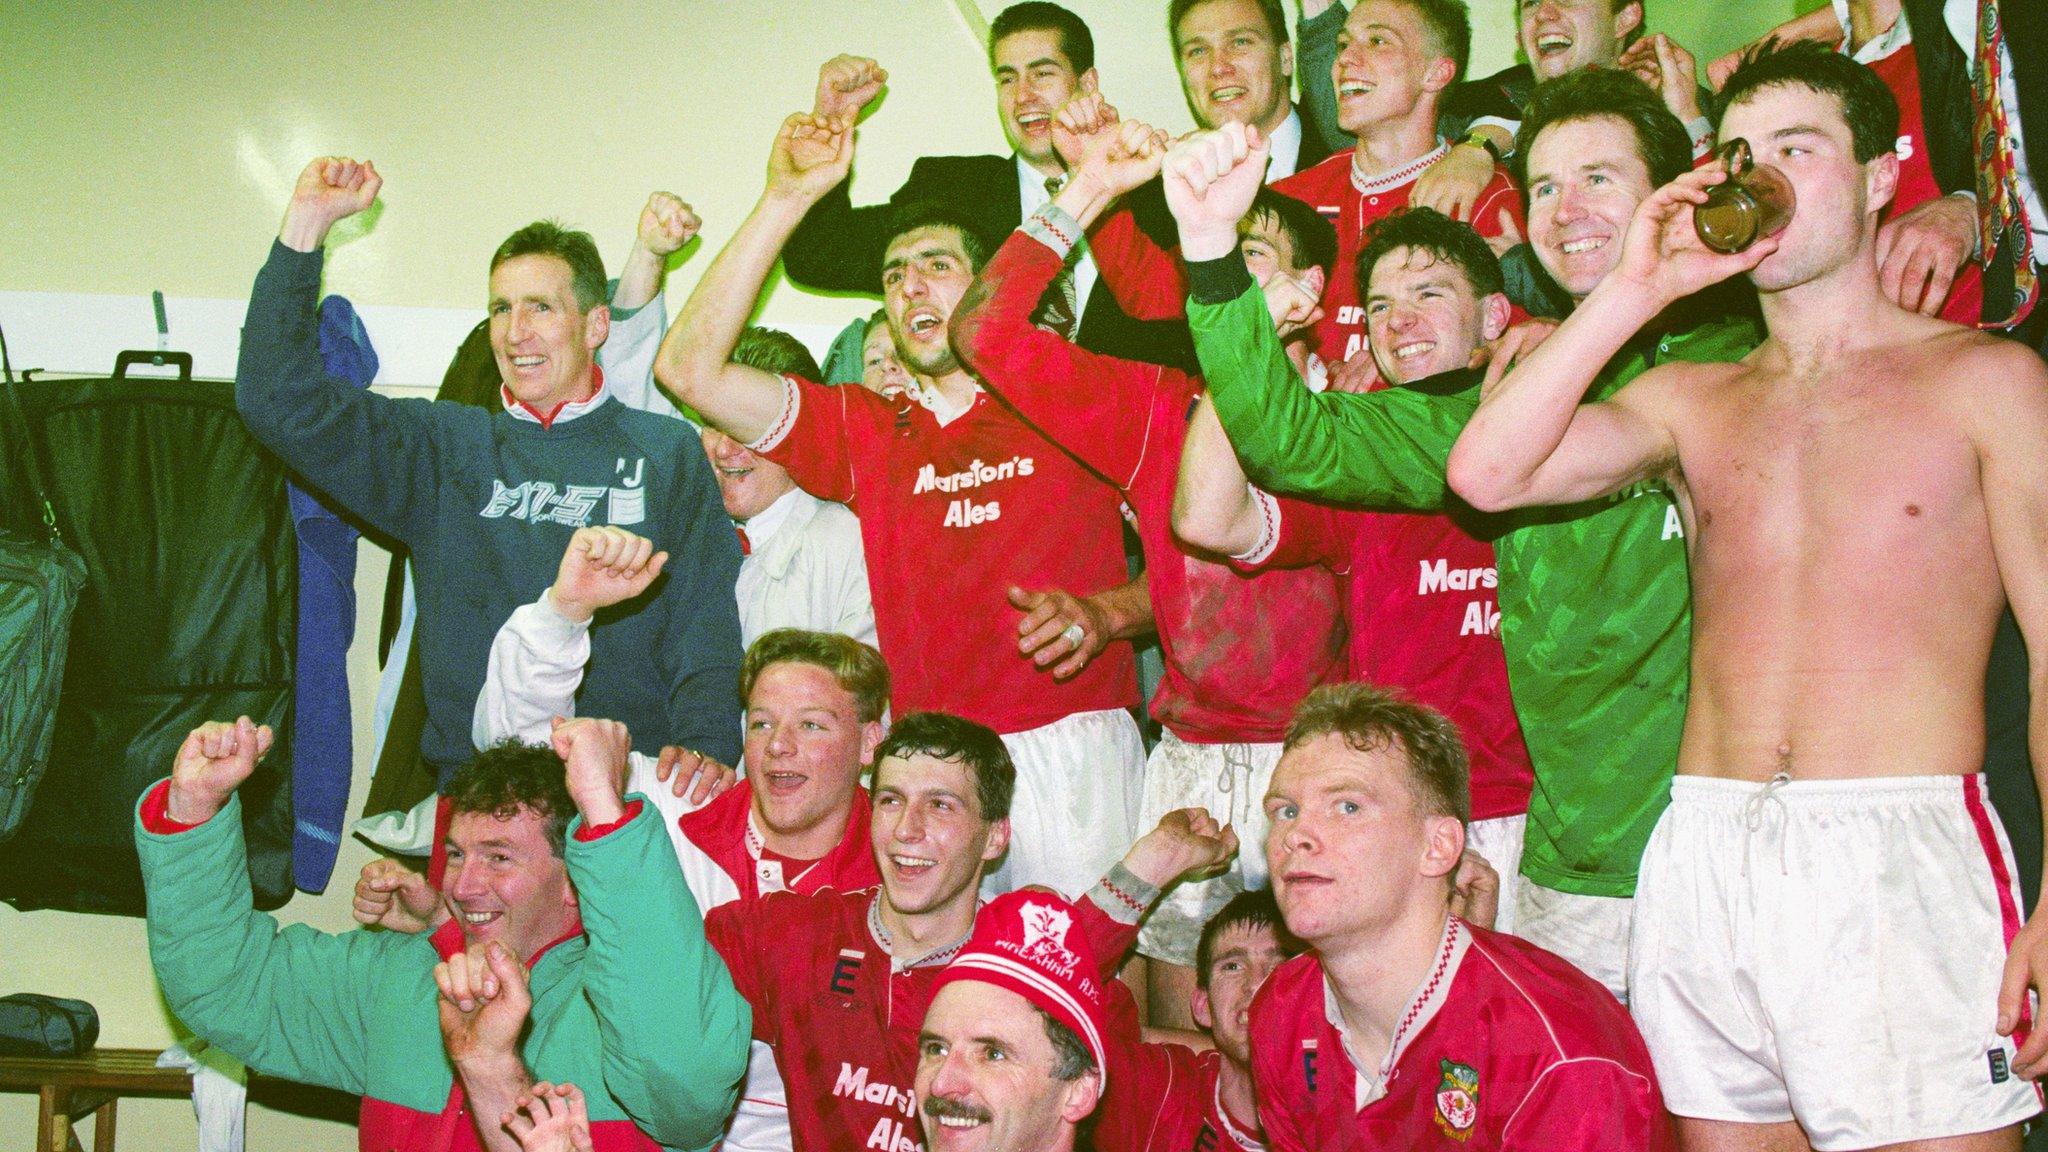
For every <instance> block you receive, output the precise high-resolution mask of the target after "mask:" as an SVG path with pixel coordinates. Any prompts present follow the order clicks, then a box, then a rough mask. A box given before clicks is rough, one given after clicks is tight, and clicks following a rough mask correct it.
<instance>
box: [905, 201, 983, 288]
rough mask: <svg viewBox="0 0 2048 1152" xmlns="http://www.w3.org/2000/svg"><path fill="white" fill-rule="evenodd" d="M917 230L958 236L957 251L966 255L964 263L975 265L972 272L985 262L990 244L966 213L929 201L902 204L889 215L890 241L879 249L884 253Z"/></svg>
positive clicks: (977, 270)
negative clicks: (948, 230) (947, 231)
mask: <svg viewBox="0 0 2048 1152" xmlns="http://www.w3.org/2000/svg"><path fill="white" fill-rule="evenodd" d="M919 228H951V229H952V230H953V231H955V232H958V233H959V234H960V250H961V251H962V252H963V253H965V254H966V256H967V262H968V263H969V264H972V265H974V271H976V272H979V271H981V266H982V265H983V264H985V263H987V262H988V254H989V242H988V237H986V236H983V235H982V234H981V232H980V231H979V228H978V225H976V224H975V222H974V220H973V219H972V218H971V217H969V216H968V215H967V213H965V212H962V211H960V210H959V209H958V208H955V207H953V206H952V205H950V204H939V203H935V202H933V201H930V200H918V201H914V202H912V203H909V204H905V205H903V206H902V207H900V208H897V209H896V210H894V211H893V212H891V213H890V214H889V238H888V240H887V241H886V242H884V244H883V245H882V250H883V251H884V252H886V251H888V247H889V245H890V244H894V243H896V241H897V240H898V239H899V238H901V237H903V236H904V235H906V234H908V233H911V232H915V231H917V230H918V229H919Z"/></svg>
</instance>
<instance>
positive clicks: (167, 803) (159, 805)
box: [137, 777, 203, 836]
mask: <svg viewBox="0 0 2048 1152" xmlns="http://www.w3.org/2000/svg"><path fill="white" fill-rule="evenodd" d="M137 815H138V816H139V817H140V818H141V820H142V827H143V830H144V831H146V832H149V833H151V834H153V835H157V836H176V835H177V834H178V833H180V832H190V831H191V830H192V829H194V828H197V827H199V825H198V824H187V823H185V822H184V821H182V820H173V819H171V781H170V778H169V777H165V778H164V779H162V780H159V781H157V782H156V785H155V786H154V787H152V788H151V789H150V790H149V791H148V792H146V793H144V794H143V797H142V806H141V808H140V809H139V810H138V813H137ZM202 823H203V821H202Z"/></svg>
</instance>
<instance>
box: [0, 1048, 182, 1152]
mask: <svg viewBox="0 0 2048 1152" xmlns="http://www.w3.org/2000/svg"><path fill="white" fill-rule="evenodd" d="M161 1054H162V1050H161V1049H157V1048H99V1049H95V1050H94V1051H92V1052H90V1053H87V1054H86V1055H84V1056H71V1057H28V1056H0V1092H34V1093H37V1094H38V1095H39V1096H40V1097H41V1099H42V1104H41V1107H40V1108H39V1109H38V1111H37V1115H36V1144H35V1147H36V1152H74V1150H76V1149H78V1148H79V1143H78V1137H77V1135H76V1134H75V1133H73V1132H72V1130H71V1125H72V1124H73V1122H75V1121H76V1120H77V1119H78V1118H79V1117H81V1116H83V1115H85V1114H86V1113H87V1112H91V1113H92V1114H93V1145H92V1146H93V1152H113V1148H114V1106H115V1105H116V1104H118V1103H119V1102H120V1100H121V1097H123V1096H187V1097H189V1096H191V1095H192V1074H191V1073H190V1072H187V1071H185V1070H184V1069H182V1068H159V1067H157V1066H156V1058H157V1057H158V1056H159V1055H161Z"/></svg>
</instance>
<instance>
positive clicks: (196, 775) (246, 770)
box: [165, 716, 273, 824]
mask: <svg viewBox="0 0 2048 1152" xmlns="http://www.w3.org/2000/svg"><path fill="white" fill-rule="evenodd" d="M272 739H273V733H272V732H271V731H270V725H268V724H260V725H259V724H257V723H255V722H254V721H252V720H250V719H249V718H248V717H247V716H244V717H242V718H240V719H238V720H236V721H235V722H234V723H232V724H229V723H226V722H224V721H220V720H211V721H208V722H207V723H205V724H201V725H200V726H199V727H197V728H194V729H193V730H192V734H191V735H190V736H187V737H185V743H183V744H182V745H180V746H179V747H178V758H177V761H176V762H175V763H174V764H173V766H172V768H171V788H170V792H169V794H168V796H167V797H166V799H167V804H166V806H165V814H166V815H168V816H169V817H170V818H171V819H173V820H175V821H177V822H178V823H180V824H204V823H206V822H207V821H208V820H211V819H213V814H214V813H216V812H218V811H220V809H221V806H222V805H223V804H226V803H227V802H228V797H229V796H231V795H233V794H234V791H235V789H236V788H239V787H241V785H242V781H244V780H247V779H248V778H249V774H250V773H252V772H254V771H256V762H257V761H258V760H261V759H263V756H264V754H265V753H267V752H269V751H270V742H271V740H272Z"/></svg>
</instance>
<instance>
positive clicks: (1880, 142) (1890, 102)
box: [1714, 40, 1899, 164]
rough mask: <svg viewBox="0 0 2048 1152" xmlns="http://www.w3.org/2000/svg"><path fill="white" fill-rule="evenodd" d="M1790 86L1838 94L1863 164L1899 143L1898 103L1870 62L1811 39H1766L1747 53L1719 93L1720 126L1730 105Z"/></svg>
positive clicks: (1716, 111) (1716, 116) (1716, 99)
mask: <svg viewBox="0 0 2048 1152" xmlns="http://www.w3.org/2000/svg"><path fill="white" fill-rule="evenodd" d="M1785 84H1797V85H1799V86H1800V87H1802V88H1808V89H1811V90H1813V91H1815V92H1819V93H1822V94H1823V95H1827V96H1833V97H1834V98H1835V99H1836V100H1837V101H1838V102H1839V103H1840V104H1841V105H1842V120H1843V122H1845V123H1847V124H1848V125H1849V139H1850V141H1851V142H1852V143H1853V144H1854V146H1855V152H1856V162H1857V163H1858V164H1868V163H1870V161H1872V160H1873V159H1875V158H1877V157H1879V156H1882V155H1884V154H1885V153H1886V152H1890V151H1891V150H1893V149H1894V148H1896V147H1898V141H1899V101H1898V98H1897V97H1895V96H1893V95H1892V90H1891V89H1890V88H1889V87H1887V86H1886V85H1885V82H1884V81H1883V80H1881V79H1879V78H1878V75H1877V73H1875V72H1872V71H1871V70H1870V69H1869V67H1868V66H1866V65H1862V64H1858V63H1857V62H1856V61H1854V60H1851V59H1850V58H1849V57H1847V56H1844V55H1842V54H1841V53H1840V52H1837V51H1835V50H1834V49H1833V48H1830V47H1828V46H1827V45H1825V44H1817V43H1814V42H1812V41H1807V40H1800V41H1795V42H1793V43H1790V44H1779V43H1776V42H1775V41H1772V42H1766V43H1764V44H1762V45H1759V46H1758V47H1756V48H1754V49H1751V50H1750V51H1749V52H1747V53H1744V55H1743V57H1742V66H1741V67H1740V68H1737V69H1736V70H1735V74H1734V75H1733V76H1730V77H1729V78H1728V83H1727V84H1725V85H1723V86H1722V87H1721V93H1720V95H1718V96H1716V97H1714V126H1715V127H1716V128H1719V127H1720V125H1721V120H1722V118H1723V117H1725V116H1727V115H1728V109H1730V108H1732V107H1734V106H1735V105H1736V104H1738V103H1740V102H1741V101H1742V100H1744V99H1745V98H1747V97H1748V96H1750V95H1751V94H1753V93H1755V92H1757V91H1759V90H1761V89H1765V88H1776V87H1779V86H1780V85H1785Z"/></svg>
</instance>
